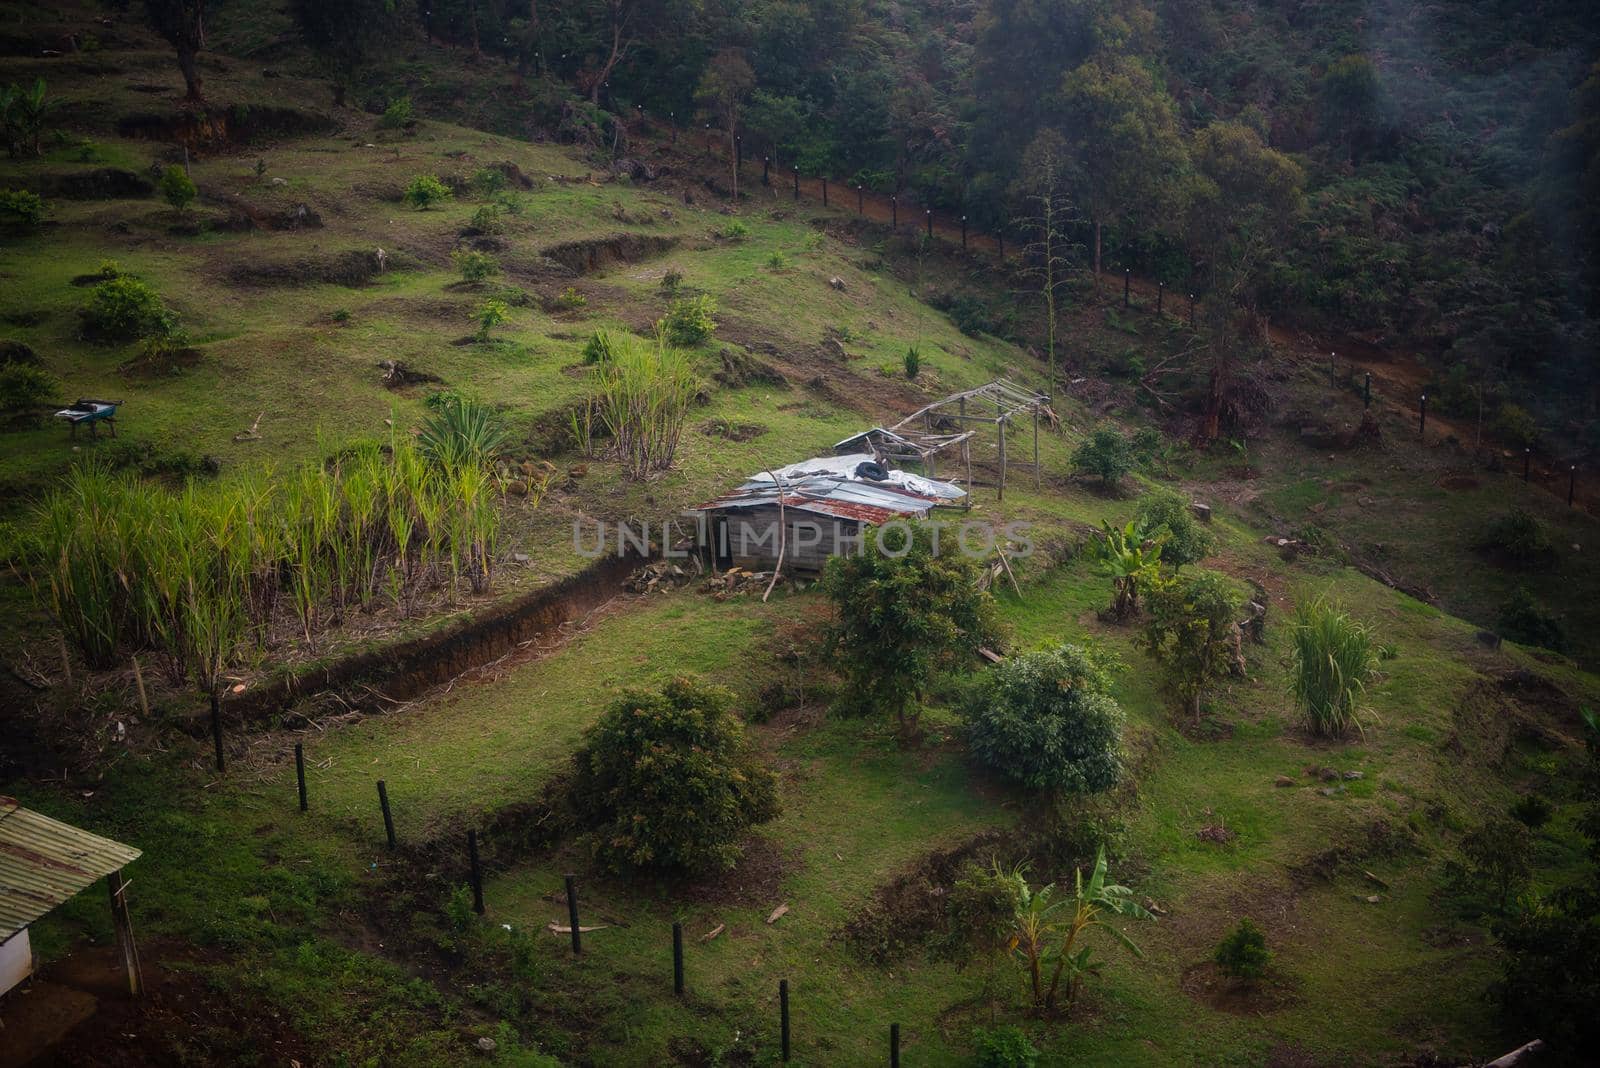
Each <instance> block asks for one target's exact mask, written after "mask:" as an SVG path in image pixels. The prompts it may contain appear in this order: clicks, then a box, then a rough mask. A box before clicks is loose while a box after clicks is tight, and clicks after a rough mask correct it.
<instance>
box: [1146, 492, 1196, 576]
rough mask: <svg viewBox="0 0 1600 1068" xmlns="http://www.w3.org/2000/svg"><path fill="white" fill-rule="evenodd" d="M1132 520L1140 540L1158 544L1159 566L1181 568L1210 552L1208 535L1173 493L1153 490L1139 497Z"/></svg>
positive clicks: (1181, 499) (1184, 503) (1187, 506)
mask: <svg viewBox="0 0 1600 1068" xmlns="http://www.w3.org/2000/svg"><path fill="white" fill-rule="evenodd" d="M1135 521H1136V523H1137V529H1138V532H1139V536H1140V537H1141V538H1143V539H1146V540H1149V539H1151V538H1156V539H1159V540H1160V541H1161V562H1162V563H1165V564H1170V565H1171V566H1173V567H1175V568H1176V567H1182V566H1183V565H1184V564H1194V563H1198V562H1199V561H1201V560H1202V559H1204V558H1205V555H1206V554H1207V553H1209V552H1210V551H1211V546H1212V542H1213V539H1212V537H1211V532H1210V531H1209V530H1207V529H1206V528H1205V527H1204V526H1202V525H1201V524H1200V521H1199V520H1198V519H1196V518H1195V515H1194V513H1193V512H1192V511H1190V510H1189V505H1188V503H1187V502H1186V501H1185V500H1184V499H1183V498H1182V497H1181V496H1179V495H1178V494H1177V493H1174V492H1173V491H1172V490H1169V489H1165V488H1161V489H1154V490H1151V491H1150V492H1149V493H1146V494H1145V495H1144V496H1143V497H1140V498H1139V507H1138V510H1137V511H1136V512H1135Z"/></svg>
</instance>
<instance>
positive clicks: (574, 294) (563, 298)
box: [556, 286, 589, 311]
mask: <svg viewBox="0 0 1600 1068" xmlns="http://www.w3.org/2000/svg"><path fill="white" fill-rule="evenodd" d="M588 306H589V298H588V297H586V296H584V295H583V294H582V293H579V292H578V290H577V288H576V287H574V286H568V287H567V288H565V289H563V290H562V291H561V295H560V296H559V297H557V298H556V307H558V308H564V309H565V310H567V311H582V310H583V309H584V308H586V307H588Z"/></svg>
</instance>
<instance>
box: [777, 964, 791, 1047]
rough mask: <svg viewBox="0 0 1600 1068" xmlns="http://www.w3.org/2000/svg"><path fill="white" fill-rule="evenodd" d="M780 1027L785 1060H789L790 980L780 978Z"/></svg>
mask: <svg viewBox="0 0 1600 1068" xmlns="http://www.w3.org/2000/svg"><path fill="white" fill-rule="evenodd" d="M778 1021H779V1023H778V1027H779V1032H780V1037H781V1041H782V1043H783V1061H784V1063H785V1064H787V1063H788V1062H789V980H787V979H779V980H778Z"/></svg>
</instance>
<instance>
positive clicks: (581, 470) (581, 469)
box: [567, 464, 589, 478]
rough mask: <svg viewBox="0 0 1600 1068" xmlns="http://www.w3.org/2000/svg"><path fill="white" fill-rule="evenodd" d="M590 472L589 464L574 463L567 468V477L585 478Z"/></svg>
mask: <svg viewBox="0 0 1600 1068" xmlns="http://www.w3.org/2000/svg"><path fill="white" fill-rule="evenodd" d="M588 474H589V465H588V464H573V465H572V466H571V467H569V468H567V477H569V478H584V477H586V476H587V475H588Z"/></svg>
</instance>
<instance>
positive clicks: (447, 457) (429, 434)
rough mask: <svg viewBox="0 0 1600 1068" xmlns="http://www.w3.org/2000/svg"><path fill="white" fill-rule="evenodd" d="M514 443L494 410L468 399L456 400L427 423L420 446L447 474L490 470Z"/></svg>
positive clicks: (459, 398)
mask: <svg viewBox="0 0 1600 1068" xmlns="http://www.w3.org/2000/svg"><path fill="white" fill-rule="evenodd" d="M510 440H511V432H510V431H509V430H507V429H506V425H505V423H504V422H503V421H502V420H501V419H500V416H499V415H498V414H496V413H495V411H494V409H492V408H490V407H489V406H488V405H487V404H483V403H481V402H479V401H475V400H472V399H470V398H467V397H453V398H451V399H449V400H447V401H446V402H445V403H444V404H442V405H440V406H439V407H438V408H436V409H434V410H433V411H432V412H430V413H429V415H428V417H427V418H426V419H425V420H423V423H422V433H421V435H420V436H419V437H418V439H417V443H418V444H419V445H420V446H421V447H422V452H423V455H425V456H426V457H427V458H428V459H430V460H432V461H433V462H434V463H436V464H438V465H439V466H440V467H441V468H443V469H444V470H446V471H451V470H456V469H459V468H462V467H479V468H484V469H488V468H490V467H491V466H493V464H494V461H495V458H496V457H498V456H499V455H500V451H501V450H502V449H504V448H505V446H506V443H507V442H508V441H510Z"/></svg>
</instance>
